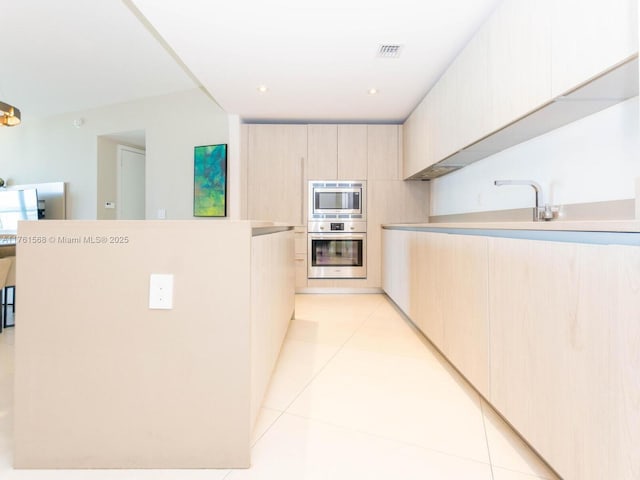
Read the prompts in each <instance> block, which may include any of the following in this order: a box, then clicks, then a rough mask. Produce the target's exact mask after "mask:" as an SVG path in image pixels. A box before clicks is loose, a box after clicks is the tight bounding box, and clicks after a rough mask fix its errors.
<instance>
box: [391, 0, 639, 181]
mask: <svg viewBox="0 0 640 480" xmlns="http://www.w3.org/2000/svg"><path fill="white" fill-rule="evenodd" d="M637 9H638V2H637V0H612V1H610V2H605V1H602V0H586V1H581V0H539V1H531V0H504V1H503V2H502V3H501V4H500V5H499V7H498V8H497V9H496V10H495V11H494V13H493V14H492V16H491V17H490V18H489V19H488V21H487V22H486V23H485V24H484V25H483V26H482V27H481V28H480V29H479V30H478V32H477V33H476V35H475V36H474V37H473V38H472V39H471V41H470V42H469V43H468V44H467V46H466V47H465V48H464V49H463V50H462V52H461V53H460V54H459V55H458V57H456V58H455V59H454V61H453V62H452V63H451V65H450V67H449V68H448V69H447V71H446V72H444V74H443V75H442V77H441V78H440V80H439V81H438V82H437V83H436V84H435V85H434V86H433V88H432V89H431V90H430V91H429V93H428V94H427V95H426V97H425V98H424V99H423V100H422V102H421V103H420V105H418V107H416V109H415V110H414V111H413V112H412V113H411V115H410V116H409V118H408V119H407V120H406V122H405V124H404V127H405V128H404V136H405V138H404V140H403V142H404V148H405V159H404V165H405V167H404V172H403V175H404V178H409V177H411V176H412V175H415V174H417V173H419V172H420V171H421V170H423V169H426V168H427V167H430V166H432V165H433V164H435V163H437V162H440V161H442V160H444V159H446V158H447V157H449V156H451V155H453V154H455V153H457V152H459V151H460V150H463V149H465V148H467V147H470V146H472V145H473V144H474V143H475V142H477V141H478V140H481V139H482V138H484V137H487V136H490V135H491V134H493V133H495V132H496V131H498V130H500V129H502V128H503V127H505V126H507V125H510V124H512V123H514V122H516V121H517V120H519V119H521V118H522V117H525V116H527V115H528V114H530V113H532V112H534V111H536V110H537V109H539V108H540V107H543V106H545V105H546V104H548V103H550V102H551V101H552V99H554V98H555V97H557V96H559V95H562V94H564V93H566V92H567V91H569V90H572V89H574V88H576V87H578V86H580V85H581V84H583V83H585V82H587V81H589V80H591V79H592V78H594V77H596V76H598V75H599V74H601V73H603V72H605V71H607V70H609V69H610V68H612V67H614V66H616V65H617V64H620V63H621V62H623V61H625V60H627V59H629V58H630V57H632V56H633V55H636V54H637V52H638V29H637V24H638V15H637V13H638V12H637ZM525 137H526V135H525ZM514 142H515V137H514ZM474 158H475V159H477V158H478V152H475V156H474V155H470V156H469V157H467V159H466V160H465V157H464V156H460V157H458V158H453V159H451V160H450V162H453V163H452V165H455V164H457V166H460V164H462V165H464V164H465V163H464V162H465V161H467V162H468V161H473V159H474ZM441 166H447V162H443V165H441ZM441 166H439V167H441Z"/></svg>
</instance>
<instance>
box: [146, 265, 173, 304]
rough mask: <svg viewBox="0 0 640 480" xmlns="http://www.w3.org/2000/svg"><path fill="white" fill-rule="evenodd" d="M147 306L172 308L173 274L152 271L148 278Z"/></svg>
mask: <svg viewBox="0 0 640 480" xmlns="http://www.w3.org/2000/svg"><path fill="white" fill-rule="evenodd" d="M149 308H151V309H160V310H170V309H172V308H173V275H172V274H167V273H152V274H151V277H150V279H149Z"/></svg>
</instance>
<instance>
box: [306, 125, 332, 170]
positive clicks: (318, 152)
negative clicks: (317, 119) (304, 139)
mask: <svg viewBox="0 0 640 480" xmlns="http://www.w3.org/2000/svg"><path fill="white" fill-rule="evenodd" d="M308 132H309V133H308V134H309V145H308V154H309V170H308V175H307V177H308V178H309V179H310V180H335V179H337V178H338V125H309V126H308Z"/></svg>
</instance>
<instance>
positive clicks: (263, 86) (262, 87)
mask: <svg viewBox="0 0 640 480" xmlns="http://www.w3.org/2000/svg"><path fill="white" fill-rule="evenodd" d="M258 91H259V92H260V93H267V92H268V91H269V89H268V88H267V86H266V85H260V86H259V87H258Z"/></svg>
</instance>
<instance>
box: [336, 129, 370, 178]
mask: <svg viewBox="0 0 640 480" xmlns="http://www.w3.org/2000/svg"><path fill="white" fill-rule="evenodd" d="M366 178H367V126H366V125H338V180H364V179H366Z"/></svg>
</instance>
